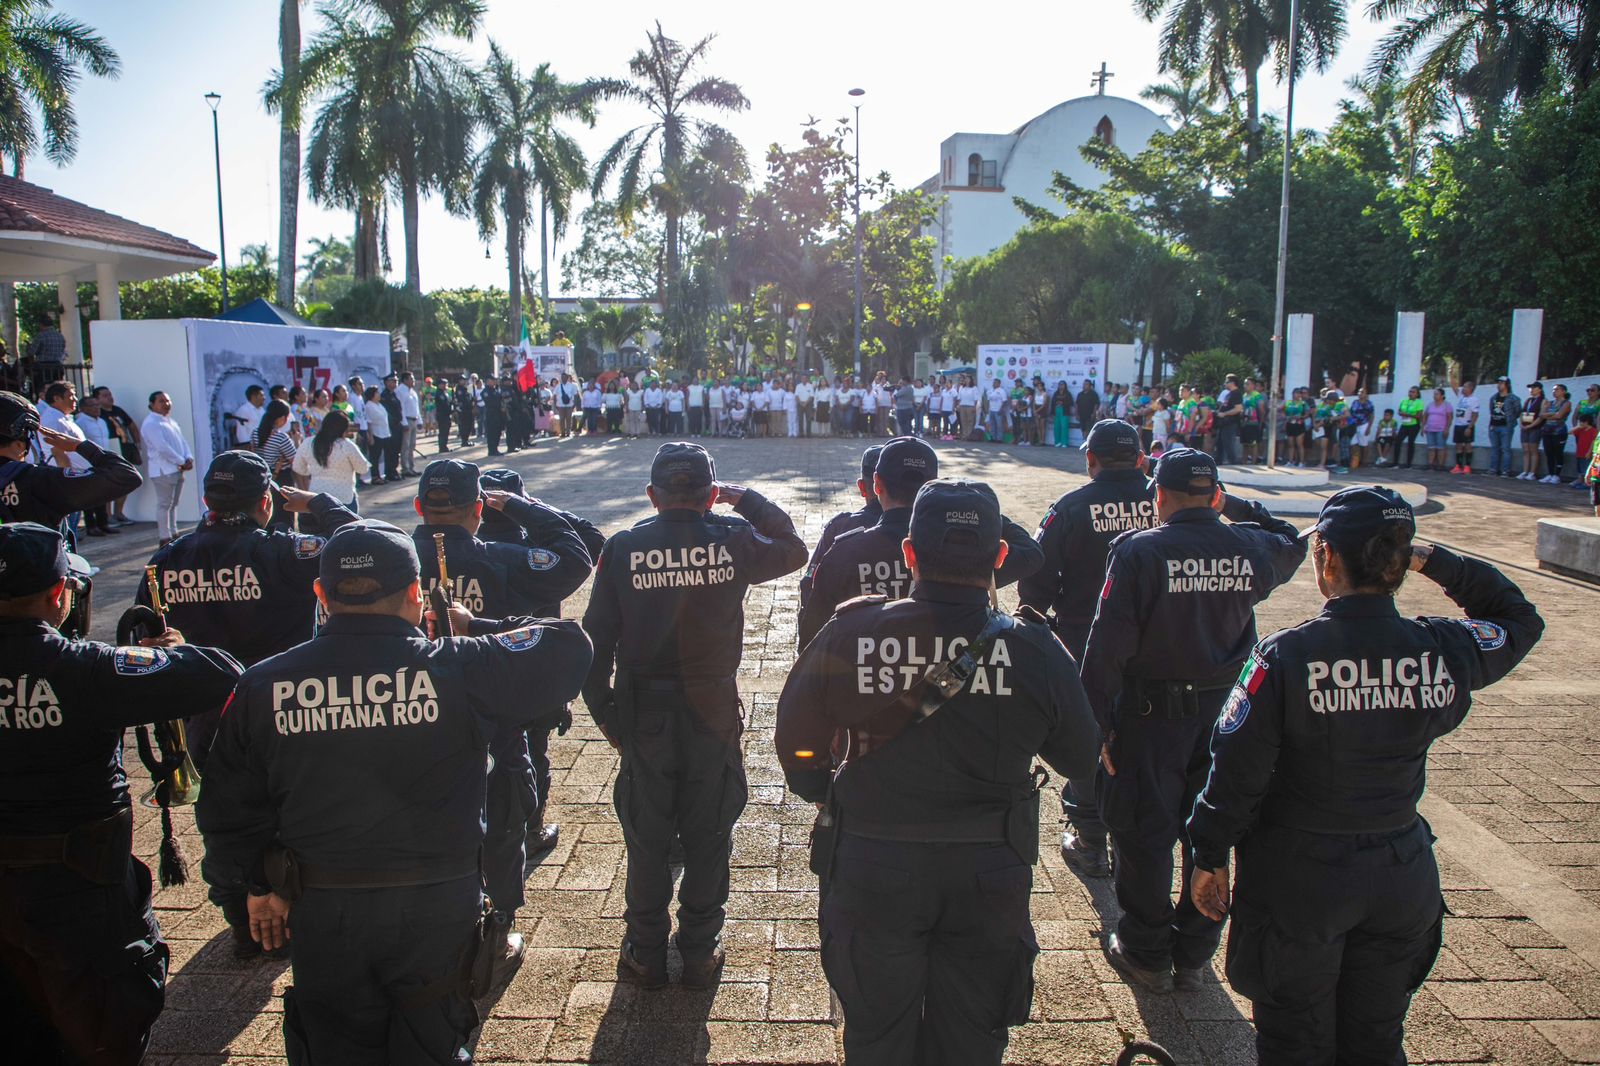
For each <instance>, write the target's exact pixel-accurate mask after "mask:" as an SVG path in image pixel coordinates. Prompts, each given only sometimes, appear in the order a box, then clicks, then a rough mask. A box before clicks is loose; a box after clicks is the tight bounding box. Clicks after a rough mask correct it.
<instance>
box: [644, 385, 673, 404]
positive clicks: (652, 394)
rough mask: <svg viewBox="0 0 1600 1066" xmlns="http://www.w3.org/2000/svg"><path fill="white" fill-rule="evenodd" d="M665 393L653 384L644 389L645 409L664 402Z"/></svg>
mask: <svg viewBox="0 0 1600 1066" xmlns="http://www.w3.org/2000/svg"><path fill="white" fill-rule="evenodd" d="M666 399H667V397H666V395H665V394H664V393H662V391H661V390H660V389H658V388H656V387H655V386H654V385H652V386H650V387H649V388H648V389H645V390H644V405H645V408H646V409H649V408H652V407H660V406H661V405H662V404H663V403H665V402H666Z"/></svg>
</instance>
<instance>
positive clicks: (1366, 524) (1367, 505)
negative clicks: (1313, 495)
mask: <svg viewBox="0 0 1600 1066" xmlns="http://www.w3.org/2000/svg"><path fill="white" fill-rule="evenodd" d="M1391 526H1404V527H1405V529H1406V531H1407V532H1409V533H1412V534H1415V533H1416V531H1417V516H1416V512H1415V511H1413V510H1412V509H1411V505H1410V504H1409V503H1407V502H1406V501H1405V498H1404V497H1402V496H1401V495H1400V494H1399V493H1398V492H1395V491H1394V490H1393V489H1386V488H1384V487H1382V486H1381V485H1360V486H1357V487H1355V488H1350V489H1345V490H1344V491H1342V492H1336V493H1334V494H1333V495H1332V496H1329V497H1328V502H1327V503H1325V504H1323V505H1322V513H1321V514H1319V515H1318V516H1317V521H1316V524H1315V525H1313V526H1311V527H1310V528H1309V529H1306V530H1304V531H1302V532H1301V534H1300V539H1302V540H1304V539H1305V538H1306V537H1309V536H1311V534H1313V533H1320V534H1321V535H1322V539H1323V540H1325V541H1327V542H1328V543H1329V544H1332V545H1333V546H1334V547H1335V548H1336V549H1338V550H1339V551H1341V552H1343V551H1353V550H1355V549H1358V548H1360V547H1361V546H1362V545H1363V544H1365V543H1366V542H1367V541H1369V540H1371V539H1372V538H1373V537H1376V536H1377V535H1378V534H1380V533H1382V532H1384V531H1385V530H1386V529H1388V528H1389V527H1391Z"/></svg>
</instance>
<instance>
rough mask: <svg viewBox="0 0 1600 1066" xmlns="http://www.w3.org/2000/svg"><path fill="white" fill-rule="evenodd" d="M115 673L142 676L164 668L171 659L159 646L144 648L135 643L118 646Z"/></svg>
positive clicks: (125, 675)
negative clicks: (122, 646)
mask: <svg viewBox="0 0 1600 1066" xmlns="http://www.w3.org/2000/svg"><path fill="white" fill-rule="evenodd" d="M113 661H114V664H115V666H116V671H117V673H119V674H121V675H122V676H124V677H142V676H144V675H145V674H153V673H155V672H157V671H158V670H165V669H166V668H167V664H168V663H170V662H171V661H172V659H171V658H170V657H169V656H168V655H167V653H166V652H165V651H162V650H161V649H160V648H144V647H140V646H139V645H137V644H134V645H129V646H128V647H124V648H118V649H117V651H116V656H115V658H114V660H113Z"/></svg>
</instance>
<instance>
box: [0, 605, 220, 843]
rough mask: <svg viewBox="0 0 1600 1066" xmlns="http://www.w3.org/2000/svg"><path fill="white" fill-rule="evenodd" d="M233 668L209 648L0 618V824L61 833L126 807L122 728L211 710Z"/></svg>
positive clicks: (11, 829) (4, 828) (1, 828)
mask: <svg viewBox="0 0 1600 1066" xmlns="http://www.w3.org/2000/svg"><path fill="white" fill-rule="evenodd" d="M239 672H240V667H239V664H238V663H236V662H235V661H234V660H233V658H232V657H230V656H229V655H228V654H227V653H226V652H222V651H218V650H217V649H215V648H205V647H200V646H198V645H193V644H185V645H181V646H179V647H176V648H140V647H132V648H115V647H112V646H111V645H109V644H101V643H99V642H97V641H92V640H68V639H67V638H66V637H64V636H62V635H61V634H60V633H59V632H57V631H56V630H55V628H54V627H52V626H49V625H46V624H45V623H44V622H41V621H37V620H33V619H5V620H0V833H16V834H22V835H48V834H53V833H63V832H66V831H67V830H68V829H71V828H72V827H73V826H76V825H81V824H83V823H84V822H88V821H92V820H95V819H100V818H108V817H110V816H111V815H112V814H115V813H116V812H117V811H118V810H120V809H122V808H124V807H127V806H128V804H129V802H130V800H129V798H128V775H127V773H126V772H125V771H124V770H123V768H122V733H123V730H124V729H126V728H127V727H128V726H132V725H141V724H144V723H147V722H159V721H164V720H166V719H168V718H181V717H183V716H185V715H192V714H203V713H205V712H207V711H214V710H216V709H217V708H218V707H221V706H222V704H223V701H225V700H226V699H227V698H228V693H229V692H231V691H232V690H233V683H234V681H235V680H236V679H237V678H238V677H239Z"/></svg>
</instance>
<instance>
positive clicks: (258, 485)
mask: <svg viewBox="0 0 1600 1066" xmlns="http://www.w3.org/2000/svg"><path fill="white" fill-rule="evenodd" d="M201 484H202V485H203V487H204V490H205V497H206V504H207V506H209V507H210V508H211V509H212V510H213V511H227V510H232V509H236V508H240V507H254V506H255V504H256V502H257V501H258V500H260V499H261V497H262V495H263V494H265V493H266V491H267V486H268V485H270V484H272V469H271V468H270V467H269V466H267V461H266V460H265V459H263V458H261V456H259V455H257V454H256V453H255V452H241V451H231V452H223V453H222V454H221V455H218V456H217V457H216V458H215V459H213V460H211V465H210V466H208V467H207V468H206V476H205V480H204V481H203V482H202V483H201Z"/></svg>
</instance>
